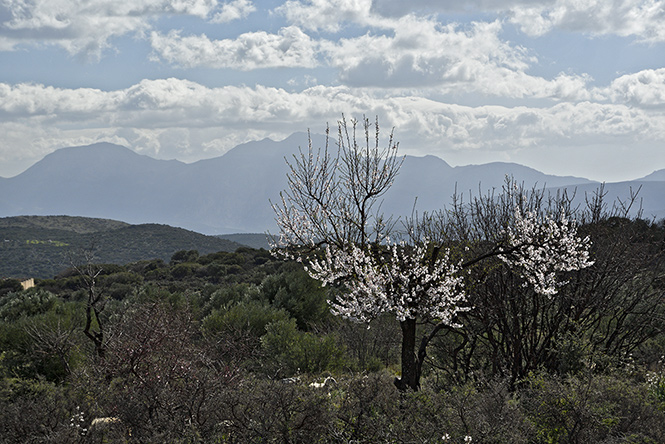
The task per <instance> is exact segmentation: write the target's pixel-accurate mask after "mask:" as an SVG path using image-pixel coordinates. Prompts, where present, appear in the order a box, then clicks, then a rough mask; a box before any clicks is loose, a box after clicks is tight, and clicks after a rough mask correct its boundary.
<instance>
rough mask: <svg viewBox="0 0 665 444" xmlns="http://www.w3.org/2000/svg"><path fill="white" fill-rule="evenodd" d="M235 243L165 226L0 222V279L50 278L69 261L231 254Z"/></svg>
mask: <svg viewBox="0 0 665 444" xmlns="http://www.w3.org/2000/svg"><path fill="white" fill-rule="evenodd" d="M238 247H240V244H238V243H235V242H232V241H229V240H226V239H221V238H219V237H214V236H205V235H202V234H199V233H195V232H193V231H188V230H184V229H182V228H174V227H170V226H168V225H158V224H141V225H130V224H127V223H124V222H119V221H114V220H108V219H95V218H85V217H71V216H17V217H5V218H0V277H14V278H30V277H37V278H50V277H53V276H55V275H57V274H58V273H60V272H61V271H62V270H64V269H66V268H68V267H70V266H71V265H72V264H73V263H77V262H81V260H82V259H83V258H84V256H87V259H86V260H94V261H95V262H97V263H110V264H125V263H128V262H135V261H139V260H142V259H155V258H157V259H162V260H165V261H168V260H169V258H170V257H171V256H172V255H173V253H175V252H176V251H179V250H197V251H199V252H201V253H203V254H207V253H213V252H217V251H234V250H235V249H237V248H238Z"/></svg>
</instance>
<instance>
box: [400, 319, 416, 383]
mask: <svg viewBox="0 0 665 444" xmlns="http://www.w3.org/2000/svg"><path fill="white" fill-rule="evenodd" d="M399 324H400V327H401V328H402V377H401V378H400V379H398V378H395V385H396V386H397V388H398V389H400V390H402V391H404V390H407V389H408V388H410V389H412V390H414V391H416V390H418V389H419V388H420V371H421V369H422V363H421V362H419V359H418V357H417V356H416V320H415V319H405V320H404V321H401V322H400V323H399Z"/></svg>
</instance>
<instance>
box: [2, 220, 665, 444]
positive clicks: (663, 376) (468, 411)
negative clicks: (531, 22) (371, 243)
mask: <svg viewBox="0 0 665 444" xmlns="http://www.w3.org/2000/svg"><path fill="white" fill-rule="evenodd" d="M581 228H582V229H583V230H584V232H585V233H586V234H589V235H590V236H591V238H592V240H593V246H592V255H593V258H594V260H595V261H596V264H595V265H594V266H593V267H590V268H588V269H584V270H580V271H576V272H572V273H570V275H569V276H568V280H569V283H568V285H566V286H565V287H562V288H561V291H560V293H559V294H558V295H556V296H555V297H547V296H542V295H537V294H535V293H534V292H532V291H529V289H527V288H523V287H520V286H519V285H517V284H518V282H517V281H515V280H514V279H512V278H511V277H510V276H509V275H505V274H501V273H499V272H498V271H497V270H499V267H496V266H495V265H496V264H493V263H492V262H491V261H490V262H488V263H485V264H484V265H483V267H482V268H479V269H475V270H473V272H472V273H471V274H470V275H469V281H470V282H476V284H475V287H474V292H473V295H474V299H473V300H472V301H471V302H472V304H473V309H472V310H470V311H468V312H466V313H463V314H462V315H460V319H459V321H460V324H461V327H458V328H450V329H448V330H447V331H444V332H441V334H440V335H439V336H438V337H437V338H436V340H435V343H434V344H433V348H432V350H431V352H430V353H429V356H428V365H427V366H426V367H425V368H424V374H423V380H422V384H421V390H420V391H418V392H411V391H406V392H400V391H398V390H397V389H396V388H395V386H394V385H393V383H392V381H393V379H394V377H395V376H397V373H398V371H399V324H398V323H397V322H396V320H395V319H394V317H381V318H379V319H377V320H374V321H372V323H371V324H370V325H369V328H368V326H367V325H365V324H357V323H353V322H350V321H346V320H343V319H340V318H337V317H333V316H332V315H331V314H330V312H329V310H328V305H327V302H326V299H327V298H328V297H329V296H331V294H330V292H335V291H338V289H334V288H333V289H330V288H327V287H326V288H322V287H320V286H319V285H318V284H317V283H316V282H315V281H313V280H312V279H310V278H309V276H308V275H307V274H306V273H305V272H304V271H303V270H302V266H301V265H300V264H297V263H295V262H285V261H281V260H277V259H275V258H273V257H272V256H271V254H270V253H269V252H267V251H265V250H253V249H250V248H239V249H237V250H236V251H235V252H223V251H220V252H216V253H211V254H199V252H197V251H195V250H181V251H178V252H176V253H175V254H173V255H172V256H171V257H170V259H168V260H167V261H165V260H162V259H152V260H142V261H134V262H128V263H126V264H124V265H117V264H108V265H104V264H97V263H79V264H76V265H77V266H76V268H69V269H68V270H67V271H65V272H63V273H61V274H59V275H58V276H56V277H55V278H53V279H42V280H37V286H36V287H35V288H33V289H29V290H21V288H20V285H19V283H18V281H16V280H12V279H8V280H4V281H2V282H1V284H0V351H1V352H0V353H1V354H0V378H1V379H0V442H7V443H16V442H58V443H60V442H62V443H67V442H206V443H208V442H233V443H245V442H280V443H296V442H303V443H310V442H340V443H346V442H365V443H373V442H418V443H448V442H455V443H463V442H469V440H470V439H472V442H473V443H478V442H480V443H593V442H602V443H659V442H665V363H664V362H663V360H664V358H663V355H664V354H665V349H664V347H665V330H664V327H665V317H664V316H663V314H664V313H665V301H664V298H665V279H664V277H665V262H664V261H663V259H664V257H665V240H664V236H665V227H664V226H663V224H662V223H659V224H655V223H649V222H645V221H642V220H636V221H631V220H627V219H620V218H614V219H609V220H604V221H602V222H597V223H595V224H588V225H585V226H583V227H581ZM91 296H94V297H95V298H97V299H95V300H96V301H97V302H95V303H94V306H93V308H94V309H95V310H97V312H98V314H99V318H98V321H97V318H95V317H94V316H93V317H91V319H92V323H91V325H90V326H89V327H90V328H89V330H88V331H89V333H90V334H91V336H92V338H93V339H92V340H91V336H86V334H85V333H84V331H85V330H86V321H87V319H88V317H87V315H86V313H87V312H86V307H87V305H88V304H89V301H90V300H91V299H90V298H91ZM96 333H99V334H100V335H101V336H99V338H100V341H99V343H96V342H95V340H94V338H96V336H95V335H94V334H96Z"/></svg>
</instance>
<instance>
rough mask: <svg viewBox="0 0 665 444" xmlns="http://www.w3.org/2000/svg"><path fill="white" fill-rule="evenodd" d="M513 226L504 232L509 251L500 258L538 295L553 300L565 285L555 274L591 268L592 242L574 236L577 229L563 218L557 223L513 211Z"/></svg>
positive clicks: (571, 222)
mask: <svg viewBox="0 0 665 444" xmlns="http://www.w3.org/2000/svg"><path fill="white" fill-rule="evenodd" d="M514 216H515V217H514V225H513V226H509V227H508V228H507V230H506V232H507V237H508V241H507V242H508V248H507V251H506V254H501V255H499V258H500V259H501V260H502V261H504V262H505V263H506V264H508V265H509V266H511V267H514V268H518V269H519V270H521V276H522V277H523V278H524V279H526V281H527V283H529V284H531V285H532V286H533V288H534V290H535V291H536V292H537V293H540V294H544V295H548V296H552V295H554V294H556V293H557V292H558V287H560V286H561V285H563V284H564V283H562V282H559V281H558V280H557V276H556V273H557V272H562V271H573V270H580V269H582V268H586V267H590V266H591V265H593V261H592V260H590V259H589V248H590V245H591V241H590V239H589V237H588V236H587V237H585V238H580V237H579V236H577V225H576V223H575V222H574V221H571V220H569V219H568V218H566V216H565V215H562V216H561V218H560V219H559V220H555V219H553V218H552V217H550V216H538V214H536V213H535V212H531V211H527V212H526V213H525V214H522V211H521V210H520V209H519V208H518V209H516V210H515V215H514Z"/></svg>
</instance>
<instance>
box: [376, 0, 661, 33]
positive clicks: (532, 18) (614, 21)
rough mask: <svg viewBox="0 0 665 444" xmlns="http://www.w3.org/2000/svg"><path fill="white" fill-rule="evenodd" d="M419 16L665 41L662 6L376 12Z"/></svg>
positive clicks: (477, 3)
mask: <svg viewBox="0 0 665 444" xmlns="http://www.w3.org/2000/svg"><path fill="white" fill-rule="evenodd" d="M414 11H416V12H418V13H421V14H425V13H429V14H435V13H443V14H447V13H455V14H459V13H471V14H477V13H491V14H500V15H502V16H504V17H505V18H507V19H508V20H509V21H510V22H512V23H514V24H515V25H516V26H517V27H518V28H519V29H521V30H522V31H523V32H525V33H526V34H528V35H530V36H540V35H543V34H546V33H548V32H550V31H552V30H554V29H562V30H566V31H573V32H581V33H586V34H590V35H609V34H612V35H618V36H622V37H636V38H637V39H638V40H642V41H648V42H654V41H659V42H660V41H663V40H665V2H663V0H585V1H578V0H468V1H464V2H460V1H454V0H442V1H437V2H432V1H428V0H411V1H408V2H404V1H400V0H381V1H375V2H373V4H372V10H371V12H372V13H374V14H378V15H382V16H386V17H400V16H405V15H409V14H412V13H413V12H414Z"/></svg>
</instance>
